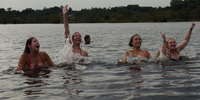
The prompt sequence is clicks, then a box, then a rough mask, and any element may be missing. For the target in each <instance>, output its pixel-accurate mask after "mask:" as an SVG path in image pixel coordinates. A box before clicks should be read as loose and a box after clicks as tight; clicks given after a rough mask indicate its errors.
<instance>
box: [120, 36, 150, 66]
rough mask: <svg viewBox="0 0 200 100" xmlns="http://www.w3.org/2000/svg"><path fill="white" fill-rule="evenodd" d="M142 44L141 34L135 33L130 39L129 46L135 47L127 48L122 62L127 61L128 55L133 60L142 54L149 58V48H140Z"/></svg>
mask: <svg viewBox="0 0 200 100" xmlns="http://www.w3.org/2000/svg"><path fill="white" fill-rule="evenodd" d="M141 45H142V39H141V37H140V35H138V34H135V35H133V36H132V37H131V38H130V41H129V46H130V47H133V49H132V50H127V51H126V52H125V54H124V56H123V58H122V59H121V61H120V62H122V63H124V62H127V58H128V56H130V57H131V58H132V60H135V59H136V57H138V56H141V57H144V58H147V59H149V58H151V54H150V53H149V52H148V51H147V50H141V49H140V47H141Z"/></svg>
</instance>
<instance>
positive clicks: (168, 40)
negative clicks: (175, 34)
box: [166, 38, 175, 49]
mask: <svg viewBox="0 0 200 100" xmlns="http://www.w3.org/2000/svg"><path fill="white" fill-rule="evenodd" d="M171 39H174V38H169V39H167V41H166V47H167V49H169V48H168V43H169V40H171ZM174 40H175V39H174Z"/></svg>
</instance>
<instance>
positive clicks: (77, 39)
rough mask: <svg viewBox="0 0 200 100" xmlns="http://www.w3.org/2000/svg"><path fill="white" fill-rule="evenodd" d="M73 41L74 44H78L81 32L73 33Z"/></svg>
mask: <svg viewBox="0 0 200 100" xmlns="http://www.w3.org/2000/svg"><path fill="white" fill-rule="evenodd" d="M72 41H73V43H75V44H80V43H81V42H82V40H81V34H80V33H75V34H74V38H73V39H72Z"/></svg>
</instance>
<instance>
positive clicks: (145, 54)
mask: <svg viewBox="0 0 200 100" xmlns="http://www.w3.org/2000/svg"><path fill="white" fill-rule="evenodd" d="M141 51H142V52H143V53H144V55H145V57H147V54H146V53H145V52H144V50H141ZM132 57H134V50H133V54H132Z"/></svg>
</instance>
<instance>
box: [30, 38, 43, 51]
mask: <svg viewBox="0 0 200 100" xmlns="http://www.w3.org/2000/svg"><path fill="white" fill-rule="evenodd" d="M28 47H29V49H30V50H31V49H32V50H36V51H39V48H40V44H39V42H38V40H37V39H36V38H33V39H32V42H31V45H28Z"/></svg>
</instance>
